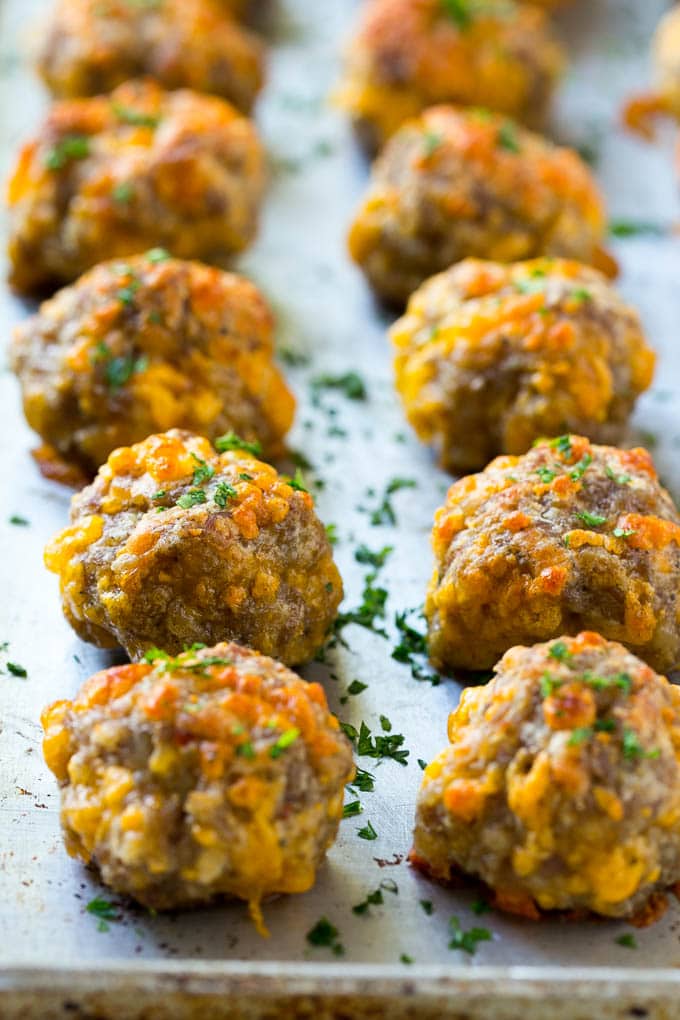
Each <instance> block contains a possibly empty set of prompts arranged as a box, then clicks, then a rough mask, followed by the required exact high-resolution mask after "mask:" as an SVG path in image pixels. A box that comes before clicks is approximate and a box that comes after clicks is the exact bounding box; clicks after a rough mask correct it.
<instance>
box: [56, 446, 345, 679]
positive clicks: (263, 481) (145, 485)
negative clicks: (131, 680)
mask: <svg viewBox="0 0 680 1020" xmlns="http://www.w3.org/2000/svg"><path fill="white" fill-rule="evenodd" d="M216 445H217V447H218V449H220V450H224V452H223V453H220V454H216V453H215V452H214V450H213V447H212V446H211V444H210V443H209V442H208V440H207V439H204V438H203V437H199V436H195V435H192V434H191V433H190V432H181V431H179V430H176V429H173V430H172V431H170V432H166V433H163V434H161V435H154V436H149V437H148V438H147V439H145V440H144V442H142V443H137V444H136V445H135V446H131V447H121V448H120V449H118V450H114V452H113V453H112V454H111V455H110V457H109V459H108V461H107V462H106V464H104V465H103V467H101V468H100V470H99V474H98V475H97V477H96V479H95V480H94V482H93V483H92V484H91V485H90V486H88V487H87V488H86V489H84V490H83V491H82V492H81V493H80V494H79V495H77V496H74V498H73V502H72V507H71V522H72V523H71V525H70V527H67V528H65V529H64V530H63V531H62V532H61V533H60V534H58V535H57V536H56V537H55V538H54V539H53V540H52V542H51V543H50V544H49V546H48V548H47V550H46V554H45V560H46V564H47V567H48V568H49V569H50V570H52V571H54V573H56V574H58V575H59V579H60V585H61V595H62V603H63V609H64V614H65V616H66V618H67V620H68V621H69V623H70V624H71V625H72V627H73V628H74V630H75V631H76V632H77V633H78V635H79V636H80V637H81V638H82V639H83V640H84V641H90V642H92V643H93V644H96V645H99V646H100V647H102V648H112V647H115V646H116V645H122V646H123V648H125V650H126V651H127V652H128V654H129V655H130V657H131V658H139V657H140V656H142V655H143V654H144V653H145V652H146V651H148V649H149V648H152V647H157V648H162V649H164V650H165V651H167V652H169V653H170V654H172V655H175V654H177V653H178V652H181V651H182V649H183V648H186V647H187V646H189V645H192V644H195V643H196V642H203V643H205V644H215V643H216V642H217V641H220V640H234V641H239V642H240V643H242V644H245V645H249V646H251V647H253V648H256V649H257V650H258V651H260V652H263V653H264V654H266V655H272V656H274V657H275V658H277V659H281V660H282V661H283V662H285V663H288V664H295V663H301V662H305V661H307V660H308V659H311V658H312V656H313V655H314V654H315V652H316V651H317V650H318V649H319V647H320V646H321V645H322V644H323V641H324V640H325V638H326V636H327V633H328V631H329V628H330V627H331V624H332V623H333V621H334V619H335V616H336V611H337V607H338V605H339V603H340V601H341V599H342V581H341V579H340V575H339V573H338V570H337V568H336V566H335V563H334V562H333V554H332V550H331V546H330V543H329V540H328V536H327V534H326V531H325V528H324V526H323V524H322V523H321V521H320V520H319V519H318V517H317V516H316V513H315V511H314V502H313V500H312V497H311V496H310V494H309V493H308V492H307V491H306V490H305V489H304V488H303V486H302V485H301V483H300V482H299V481H298V480H297V479H292V480H291V479H286V478H283V477H281V476H280V475H279V474H277V472H276V470H275V469H274V468H273V467H270V465H269V464H263V463H262V462H261V461H259V460H257V458H256V457H255V455H254V454H253V453H250V452H248V451H247V450H245V449H243V448H241V447H242V445H243V443H242V441H241V440H239V439H238V438H237V437H235V436H234V435H233V434H228V435H226V436H222V437H221V438H220V439H218V440H217V442H216Z"/></svg>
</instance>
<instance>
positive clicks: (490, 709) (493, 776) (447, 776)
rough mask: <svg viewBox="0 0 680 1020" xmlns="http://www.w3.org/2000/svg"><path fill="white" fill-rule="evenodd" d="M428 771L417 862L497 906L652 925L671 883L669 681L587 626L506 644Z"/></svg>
mask: <svg viewBox="0 0 680 1020" xmlns="http://www.w3.org/2000/svg"><path fill="white" fill-rule="evenodd" d="M448 730H449V741H450V745H449V747H447V749H446V750H445V751H443V752H442V754H440V755H439V756H438V757H437V758H436V759H435V760H434V761H433V762H431V763H430V765H429V766H428V767H427V769H426V770H425V775H424V778H423V784H422V787H421V790H420V793H419V796H418V806H417V816H416V828H415V842H414V851H413V860H414V863H416V864H417V865H419V866H420V867H422V868H423V869H424V870H426V871H427V872H428V873H429V874H430V875H432V876H433V877H434V878H437V879H440V880H447V879H448V878H450V877H451V875H452V873H455V872H456V871H458V870H462V871H464V872H467V873H469V874H470V875H474V876H476V877H477V878H481V879H482V880H483V881H484V882H485V883H486V884H487V885H488V886H490V887H491V889H492V890H493V891H494V894H495V902H496V905H497V906H499V907H500V908H502V909H506V910H509V911H511V912H513V913H520V914H523V915H525V916H528V917H534V918H535V917H537V916H538V910H568V911H577V912H579V913H582V912H584V911H592V912H595V913H597V914H603V915H605V916H607V917H618V918H631V919H633V920H634V921H635V922H637V923H639V924H645V923H649V922H651V921H652V920H655V919H656V917H658V916H659V914H660V913H661V912H662V911H663V908H664V902H665V900H664V897H663V892H664V890H667V889H668V888H669V887H672V886H674V885H675V884H676V883H678V881H680V691H679V690H678V688H677V687H674V686H673V685H671V684H670V683H669V682H668V680H667V679H666V678H665V677H662V676H659V675H658V674H656V673H654V672H653V671H652V670H651V669H650V668H649V667H648V666H646V665H645V664H644V663H642V662H640V660H639V659H637V658H635V656H633V655H631V654H630V652H628V651H627V650H626V649H625V648H623V646H622V645H620V644H616V643H614V642H610V641H605V639H604V638H602V637H600V636H599V635H598V634H593V633H587V632H584V633H581V634H579V635H578V636H576V637H573V638H572V637H561V638H560V639H559V640H557V641H552V642H548V643H547V644H541V645H536V646H534V647H531V648H523V647H516V648H512V649H511V650H510V651H508V652H507V653H506V655H505V656H504V657H503V659H502V660H501V661H500V662H499V663H498V665H497V666H496V675H495V677H494V678H493V679H492V680H491V682H490V683H488V684H487V685H486V686H484V687H477V688H468V689H467V690H465V691H464V693H463V696H462V699H461V703H460V705H459V707H458V709H457V710H456V711H455V712H453V713H452V715H451V717H450V719H449V727H448Z"/></svg>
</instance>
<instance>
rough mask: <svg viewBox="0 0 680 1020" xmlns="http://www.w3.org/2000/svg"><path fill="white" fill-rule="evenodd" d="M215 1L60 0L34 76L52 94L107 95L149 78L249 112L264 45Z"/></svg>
mask: <svg viewBox="0 0 680 1020" xmlns="http://www.w3.org/2000/svg"><path fill="white" fill-rule="evenodd" d="M220 6H221V5H220V4H219V3H217V2H215V0H162V2H152V3H147V2H144V3H138V2H135V3H130V0H59V2H58V3H57V5H56V7H55V8H54V10H53V13H52V15H51V17H50V20H49V22H48V24H47V26H46V29H45V34H44V36H43V42H42V46H41V49H40V53H39V57H38V70H39V72H40V74H41V76H42V78H43V79H44V81H45V83H46V85H47V86H48V88H49V89H50V90H51V92H52V93H53V94H54V95H55V96H59V97H61V98H65V99H74V98H76V97H77V96H92V95H98V94H99V93H101V92H110V91H111V90H112V89H114V88H115V87H116V85H120V84H121V83H122V82H124V81H127V80H128V79H129V78H136V77H141V76H143V75H146V74H148V75H150V76H151V77H152V78H155V79H156V80H157V81H158V82H160V84H161V85H163V86H164V87H165V88H168V89H176V88H182V87H186V88H192V89H196V91H197V92H212V93H214V94H215V95H218V96H222V97H223V98H224V99H229V100H230V101H231V102H232V103H233V104H234V105H235V106H237V107H238V108H239V109H240V110H243V111H244V112H246V113H247V112H248V111H249V110H250V109H251V107H252V105H253V101H254V99H255V96H256V95H257V93H258V91H259V89H260V88H261V86H262V80H263V61H264V55H263V47H262V45H261V43H260V42H259V40H257V39H256V38H255V36H252V35H250V34H249V33H248V32H246V31H245V30H244V29H243V28H241V27H240V26H239V25H237V24H236V22H235V21H232V20H231V19H230V18H229V17H228V16H226V15H225V12H224V10H223V9H220Z"/></svg>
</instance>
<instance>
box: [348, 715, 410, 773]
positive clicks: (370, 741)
mask: <svg viewBox="0 0 680 1020" xmlns="http://www.w3.org/2000/svg"><path fill="white" fill-rule="evenodd" d="M352 729H354V728H353V727H352ZM345 732H346V733H347V730H345ZM347 735H348V736H349V738H350V740H352V741H353V743H356V747H357V754H359V755H361V757H364V758H377V759H381V758H391V759H392V760H393V761H396V762H398V763H399V764H400V765H406V764H407V758H408V756H409V754H410V751H407V750H406V749H405V748H404V747H402V745H403V743H404V739H405V738H404V735H403V733H387V734H378V733H376V734H375V735H373V734H372V733H371V731H370V729H369V727H368V726H367V725H366V723H365V722H363V721H362V723H361V726H360V728H359V732H358V733H357V732H356V729H354V736H352V735H351V734H349V733H348V734H347Z"/></svg>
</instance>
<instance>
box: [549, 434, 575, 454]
mask: <svg viewBox="0 0 680 1020" xmlns="http://www.w3.org/2000/svg"><path fill="white" fill-rule="evenodd" d="M550 445H551V446H552V447H553V449H554V450H557V452H558V453H559V454H560V455H561V456H562V457H564V458H565V459H566V460H568V459H569V458H570V457H571V436H570V435H566V436H557V438H555V439H551V440H550Z"/></svg>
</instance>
